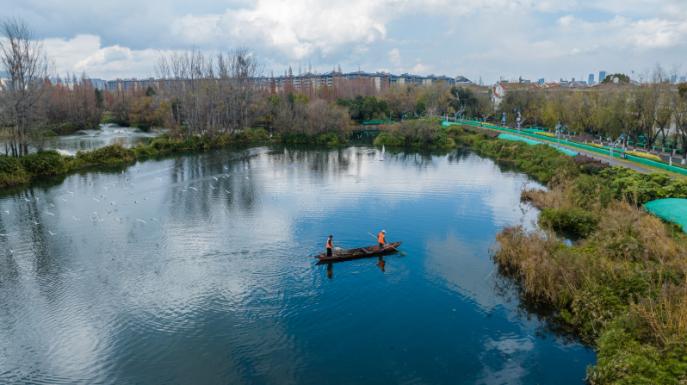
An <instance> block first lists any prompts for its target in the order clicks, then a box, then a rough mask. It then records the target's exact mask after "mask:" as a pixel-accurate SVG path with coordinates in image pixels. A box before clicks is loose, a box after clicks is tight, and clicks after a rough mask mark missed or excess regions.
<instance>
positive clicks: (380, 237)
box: [377, 230, 386, 249]
mask: <svg viewBox="0 0 687 385" xmlns="http://www.w3.org/2000/svg"><path fill="white" fill-rule="evenodd" d="M377 243H379V248H380V249H383V248H384V245H385V244H386V230H382V231H380V232H379V234H377Z"/></svg>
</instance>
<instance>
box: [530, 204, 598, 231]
mask: <svg viewBox="0 0 687 385" xmlns="http://www.w3.org/2000/svg"><path fill="white" fill-rule="evenodd" d="M539 223H540V224H541V225H542V226H544V227H547V228H550V229H552V230H554V231H556V232H558V233H561V234H565V235H567V236H570V237H573V238H584V237H586V236H588V235H589V234H591V233H592V232H593V231H594V230H596V226H597V225H598V223H599V218H598V217H597V216H596V215H595V214H593V213H591V212H589V211H586V210H583V209H580V208H566V209H552V208H545V209H544V210H542V212H541V214H540V216H539Z"/></svg>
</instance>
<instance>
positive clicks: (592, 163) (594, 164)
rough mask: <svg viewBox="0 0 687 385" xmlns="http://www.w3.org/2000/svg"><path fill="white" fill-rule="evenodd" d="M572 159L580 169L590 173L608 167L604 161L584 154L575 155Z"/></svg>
mask: <svg viewBox="0 0 687 385" xmlns="http://www.w3.org/2000/svg"><path fill="white" fill-rule="evenodd" d="M573 160H574V161H575V164H577V167H579V168H580V171H582V172H584V173H587V174H592V175H595V174H598V173H600V172H601V170H603V169H606V168H608V167H609V166H608V165H607V164H606V163H603V162H602V161H600V160H598V159H595V158H592V157H589V156H585V155H577V156H576V157H574V158H573Z"/></svg>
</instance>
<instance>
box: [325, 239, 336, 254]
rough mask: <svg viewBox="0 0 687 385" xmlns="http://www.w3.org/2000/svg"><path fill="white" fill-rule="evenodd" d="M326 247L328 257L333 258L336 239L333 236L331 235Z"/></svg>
mask: <svg viewBox="0 0 687 385" xmlns="http://www.w3.org/2000/svg"><path fill="white" fill-rule="evenodd" d="M325 247H326V248H327V256H328V257H331V256H332V250H333V249H334V237H333V236H331V235H330V236H329V238H327V245H326V246H325Z"/></svg>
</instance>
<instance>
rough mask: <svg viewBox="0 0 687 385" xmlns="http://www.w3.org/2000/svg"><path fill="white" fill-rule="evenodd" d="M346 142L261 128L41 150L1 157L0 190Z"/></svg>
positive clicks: (327, 135)
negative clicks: (194, 159) (174, 160)
mask: <svg viewBox="0 0 687 385" xmlns="http://www.w3.org/2000/svg"><path fill="white" fill-rule="evenodd" d="M345 143H346V138H345V137H342V135H340V134H334V133H324V134H318V135H314V136H308V135H304V134H285V135H283V136H280V135H277V136H270V135H269V134H268V133H267V131H265V130H263V129H250V130H243V131H241V132H238V133H234V134H223V135H216V136H213V137H209V136H193V137H190V138H177V137H171V136H162V137H159V138H155V139H153V140H152V141H151V142H150V143H147V144H141V145H138V146H136V147H133V148H124V147H122V146H119V145H112V146H107V147H103V148H100V149H97V150H93V151H88V152H78V153H77V154H76V155H75V156H64V155H60V154H59V153H57V152H56V151H42V152H39V153H35V154H31V155H27V156H23V157H20V158H14V157H8V156H3V155H0V190H2V189H11V188H17V187H21V186H24V185H28V184H29V183H31V182H35V181H40V180H44V179H49V178H55V177H60V176H65V175H68V174H71V173H74V172H79V171H85V170H92V169H115V168H123V167H126V166H129V165H132V164H134V163H136V162H137V161H139V160H145V159H150V158H159V157H165V156H170V155H174V154H181V153H193V152H204V151H209V150H212V149H218V148H225V147H246V146H256V145H267V144H308V145H316V146H329V147H331V146H340V145H342V144H345Z"/></svg>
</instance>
